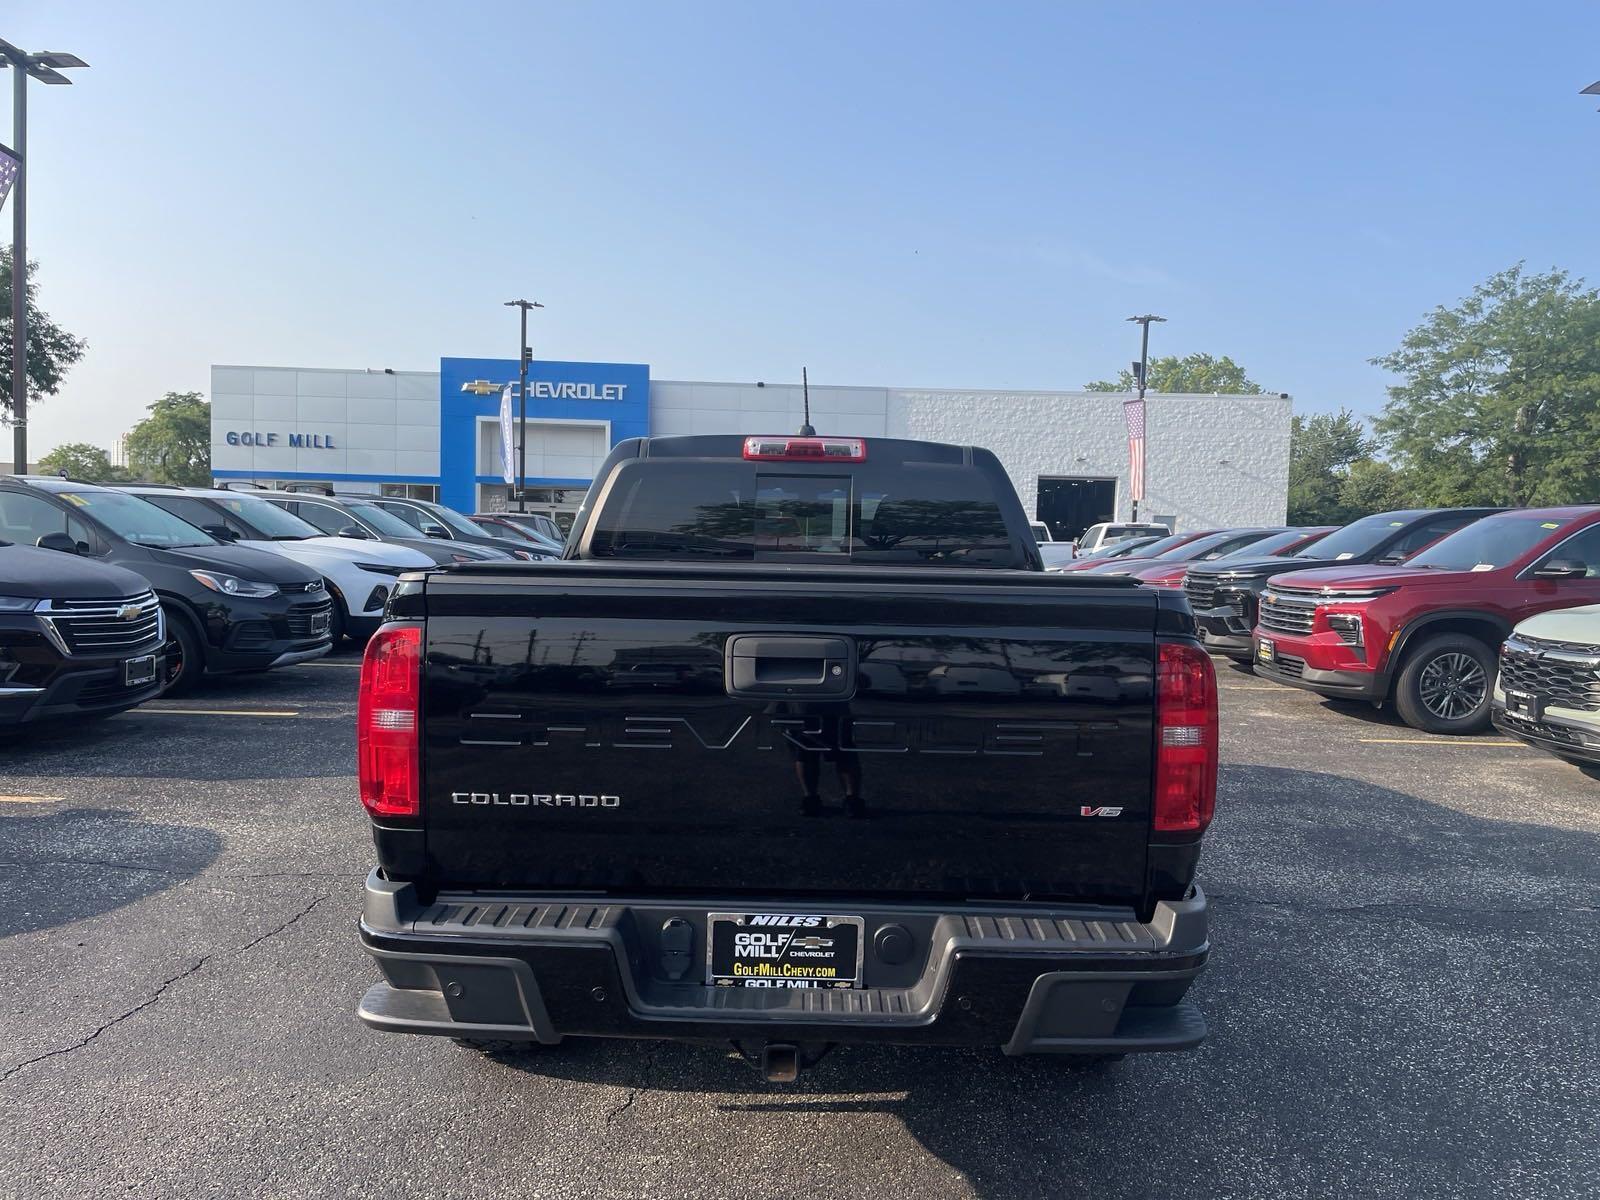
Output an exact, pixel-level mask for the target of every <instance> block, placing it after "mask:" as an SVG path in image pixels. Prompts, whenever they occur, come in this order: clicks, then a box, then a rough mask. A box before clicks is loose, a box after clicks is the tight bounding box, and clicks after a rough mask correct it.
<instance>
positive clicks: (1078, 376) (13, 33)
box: [0, 0, 1600, 453]
mask: <svg viewBox="0 0 1600 1200" xmlns="http://www.w3.org/2000/svg"><path fill="white" fill-rule="evenodd" d="M6 9H7V11H6V17H5V20H4V21H3V23H0V37H4V38H6V39H7V40H9V41H12V42H15V43H18V44H20V45H23V46H25V47H26V48H28V49H32V50H40V49H62V50H70V51H72V52H74V53H77V54H79V55H81V56H82V57H83V58H85V59H87V60H88V61H89V63H90V64H91V69H90V70H87V71H80V72H77V73H76V84H75V86H73V87H71V88H45V87H40V86H35V87H34V88H33V89H32V90H31V92H30V109H31V118H32V119H31V122H30V130H31V136H32V140H33V150H34V154H33V160H34V161H33V167H32V184H31V189H30V222H29V223H30V231H31V235H30V255H31V257H34V258H36V259H37V260H39V262H40V263H41V270H42V281H41V282H42V289H43V299H44V303H45V306H46V308H47V309H48V310H49V311H50V312H51V313H52V314H53V315H55V316H56V317H57V318H58V319H59V320H61V321H62V322H63V323H64V324H66V325H67V326H68V328H70V329H72V330H73V331H74V332H76V333H79V334H81V335H83V336H85V337H87V338H88V339H89V341H90V344H91V349H90V352H89V355H88V357H87V358H86V359H85V361H84V362H83V364H82V365H81V366H80V367H79V368H78V369H77V370H76V371H75V372H74V373H73V375H72V376H71V378H70V380H69V382H68V383H67V385H66V387H65V388H64V389H63V391H62V392H61V394H60V395H59V396H57V397H56V398H54V399H53V400H50V401H48V402H46V403H45V404H44V406H43V407H42V409H41V410H39V411H38V412H37V414H36V417H35V420H34V439H33V446H34V449H35V453H38V452H40V451H42V450H44V449H46V448H48V447H49V446H51V445H54V444H56V443H57V442H61V441H73V440H80V439H82V440H90V441H96V442H100V443H102V444H109V443H110V441H111V439H112V438H113V437H114V436H115V435H116V434H117V433H118V432H120V431H122V430H123V429H126V428H127V427H128V426H129V425H131V424H132V423H133V422H134V421H135V420H136V419H137V418H138V417H139V416H140V415H142V412H141V410H142V406H143V405H145V404H147V403H149V401H150V400H152V399H154V398H155V397H156V396H158V395H159V394H160V393H161V392H163V391H166V390H169V389H191V388H193V389H200V390H204V389H205V388H206V386H207V382H208V373H207V368H208V366H209V364H210V363H212V362H242V363H266V364H294V365H315V366H340V367H364V366H366V367H383V366H389V367H394V368H409V369H437V366H438V359H439V357H440V356H441V355H462V356H472V355H494V354H504V355H508V356H513V355H514V354H515V350H516V326H515V314H514V313H512V312H510V311H509V310H506V309H502V308H501V307H500V306H499V304H500V301H502V300H505V299H509V298H511V297H513V296H518V295H526V296H529V297H532V298H537V299H540V300H542V301H544V303H545V304H546V305H548V308H547V309H546V311H545V312H543V313H540V314H537V316H536V320H535V335H536V340H535V352H536V353H537V354H539V355H540V356H541V357H552V358H565V359H598V360H615V361H631V362H644V363H648V364H650V366H651V370H652V372H653V374H655V375H656V376H657V377H663V378H689V379H786V378H793V377H798V375H799V373H800V367H801V365H802V364H804V365H807V366H809V367H810V371H811V378H812V379H813V380H814V381H819V382H831V383H858V384H888V385H931V386H951V387H955V386H969V387H995V388H1002V387H1016V388H1075V387H1079V386H1081V385H1082V384H1083V383H1085V382H1086V381H1088V380H1090V379H1094V378H1100V377H1106V376H1110V375H1112V374H1113V373H1114V372H1115V371H1116V370H1117V369H1118V368H1119V367H1122V366H1124V365H1125V364H1126V362H1127V360H1128V359H1129V358H1130V357H1132V356H1133V355H1135V354H1136V352H1137V338H1136V334H1137V330H1136V329H1135V327H1133V326H1130V325H1126V324H1124V322H1123V318H1124V317H1126V316H1128V315H1129V314H1130V313H1135V312H1144V311H1154V312H1158V313H1161V314H1163V315H1165V316H1167V317H1168V318H1169V323H1168V324H1166V325H1164V326H1159V327H1157V330H1156V333H1155V337H1154V345H1153V348H1152V350H1153V352H1156V353H1186V352H1189V351H1194V350H1205V351H1210V352H1213V353H1226V354H1231V355H1232V356H1233V357H1234V358H1236V359H1237V360H1238V361H1239V362H1241V363H1243V364H1244V365H1245V366H1246V367H1247V368H1248V369H1249V371H1250V372H1251V374H1252V375H1253V376H1254V377H1255V378H1256V379H1258V380H1259V381H1260V382H1261V383H1262V384H1264V385H1266V386H1268V387H1269V388H1271V389H1273V390H1278V391H1287V392H1291V393H1293V394H1294V396H1295V398H1296V404H1297V408H1298V409H1299V410H1301V411H1310V410H1318V409H1328V408H1336V407H1338V406H1339V405H1341V404H1344V405H1349V406H1351V407H1353V408H1356V409H1358V410H1360V411H1363V412H1374V411H1376V410H1377V409H1378V408H1379V407H1380V406H1381V404H1382V401H1383V385H1384V376H1383V374H1382V372H1380V371H1378V370H1377V369H1376V368H1373V367H1371V366H1369V365H1368V364H1367V361H1366V360H1367V359H1368V358H1370V357H1371V356H1372V355H1374V354H1379V353H1382V352H1384V351H1386V350H1388V349H1391V348H1393V347H1394V346H1395V345H1396V344H1397V343H1398V340H1399V338H1400V337H1401V335H1402V334H1403V333H1404V332H1405V330H1406V329H1407V328H1409V327H1410V326H1411V325H1413V324H1415V323H1416V321H1417V320H1418V319H1419V318H1420V317H1421V316H1422V315H1424V314H1425V313H1426V312H1427V310H1428V309H1429V308H1430V307H1432V306H1433V305H1435V304H1438V303H1448V302H1451V301H1453V300H1454V299H1455V298H1457V297H1459V296H1461V295H1463V294H1464V293H1466V292H1467V291H1468V290H1469V289H1470V288H1471V287H1472V285H1473V284H1474V283H1475V282H1477V281H1479V280H1480V279H1482V278H1484V277H1485V276H1487V275H1488V274H1490V273H1491V272H1493V271H1496V270H1498V269H1500V268H1503V267H1505V266H1508V265H1509V264H1511V263H1514V262H1516V261H1518V260H1519V259H1526V260H1527V261H1528V263H1529V264H1530V266H1533V267H1539V268H1544V267H1548V266H1551V265H1560V266H1564V267H1567V268H1569V269H1570V270H1572V271H1574V272H1575V273H1577V274H1580V275H1585V276H1588V277H1589V278H1590V279H1591V280H1594V281H1596V282H1600V238H1597V237H1596V197H1597V196H1600V112H1596V111H1595V102H1594V101H1592V100H1591V99H1590V98H1588V97H1580V96H1579V95H1578V94H1577V92H1578V89H1579V88H1581V87H1583V86H1584V85H1586V84H1588V83H1590V82H1592V81H1593V80H1595V79H1600V6H1596V5H1594V4H1593V3H1584V4H1579V3H1570V4H1557V3H1548V4H1545V3H1531V4H1519V5H1509V4H1505V3H1469V2H1464V0H1456V2H1454V3H1448V4H1444V3H1439V4H1409V3H1408V4H1394V3H1368V4H1361V3H1344V4H1339V5H1337V6H1334V5H1300V4H1294V5H1286V4H1281V3H1272V4H1266V3H1262V4H1224V3H1208V4H1203V5H1202V4H1185V5H1179V4H1175V3H1174V4H1166V5H1160V4H1140V5H1128V4H1103V5H1087V4H1068V3H1054V4H1039V5H1032V4H996V5H987V4H983V5H979V4H971V3H964V4H916V5H913V4H890V3H883V4H864V3H828V4H787V5H781V6H780V5H776V4H762V3H756V4H751V3H736V4H716V5H713V4H698V3H677V4H670V5H661V4H637V5H636V4H621V3H615V4H613V3H581V4H580V3H571V4H563V5H548V4H539V5H534V4H527V3H496V4H490V3H462V4H456V5H448V6H446V5H435V4H423V3H394V2H392V0H391V2H389V3H355V2H351V0H338V2H335V3H330V2H328V0H323V2H322V3H318V4H302V3H294V2H288V0H276V2H275V3H273V4H271V5H249V6H246V5H241V4H218V3H215V2H207V3H193V4H190V3H175V2H158V3H155V4H152V5H133V4H127V3H74V4H71V5H67V4H60V3H47V2H45V0H22V3H21V6H20V10H19V8H18V7H17V5H16V2H15V0H13V3H12V4H10V5H7V6H6ZM4 82H5V83H6V85H7V87H6V89H5V96H4V97H0V114H3V116H4V119H5V121H6V123H7V127H8V125H9V98H8V97H9V77H7V78H6V79H5V80H4ZM0 138H3V139H5V140H9V135H8V134H5V133H0ZM8 214H9V209H8V210H7V215H6V218H5V219H4V220H0V225H3V226H4V230H5V232H6V233H7V235H8V236H9V215H8Z"/></svg>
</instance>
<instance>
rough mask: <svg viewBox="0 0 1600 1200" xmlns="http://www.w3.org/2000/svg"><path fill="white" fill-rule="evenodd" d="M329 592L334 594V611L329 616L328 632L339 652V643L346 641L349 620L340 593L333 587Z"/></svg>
mask: <svg viewBox="0 0 1600 1200" xmlns="http://www.w3.org/2000/svg"><path fill="white" fill-rule="evenodd" d="M328 591H329V592H331V593H332V594H333V611H332V612H330V613H329V614H328V632H329V633H330V634H331V635H332V636H333V648H334V649H335V650H337V649H338V648H339V643H340V642H342V641H344V636H345V628H346V626H347V625H348V624H349V618H348V616H347V614H346V613H345V611H344V601H343V600H342V599H340V597H339V593H338V592H335V591H334V590H333V589H332V588H331V587H330V588H329V589H328Z"/></svg>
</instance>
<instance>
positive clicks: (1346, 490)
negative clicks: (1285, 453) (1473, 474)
mask: <svg viewBox="0 0 1600 1200" xmlns="http://www.w3.org/2000/svg"><path fill="white" fill-rule="evenodd" d="M1377 449H1378V443H1377V440H1376V439H1375V438H1373V437H1371V436H1370V435H1368V433H1367V430H1366V427H1365V426H1364V425H1363V424H1362V421H1361V418H1360V417H1358V416H1356V414H1355V413H1353V412H1351V411H1350V410H1349V409H1345V408H1341V409H1340V410H1339V411H1338V412H1337V413H1313V414H1312V415H1311V416H1309V417H1302V416H1300V415H1299V414H1296V415H1295V416H1294V418H1293V420H1292V422H1291V424H1290V432H1289V524H1291V525H1344V524H1347V523H1348V522H1350V521H1353V520H1355V519H1356V518H1357V517H1364V516H1366V515H1367V514H1368V513H1375V512H1383V511H1385V510H1386V509H1391V508H1403V507H1405V503H1406V485H1405V480H1404V479H1403V478H1402V477H1401V476H1400V474H1399V473H1398V472H1397V471H1395V469H1394V467H1392V466H1391V465H1390V464H1389V463H1387V462H1383V461H1381V460H1379V459H1375V458H1374V457H1373V455H1374V454H1375V453H1376V452H1377Z"/></svg>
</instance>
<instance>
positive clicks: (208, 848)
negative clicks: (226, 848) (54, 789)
mask: <svg viewBox="0 0 1600 1200" xmlns="http://www.w3.org/2000/svg"><path fill="white" fill-rule="evenodd" d="M221 850H222V839H221V838H220V837H218V836H217V835H216V834H215V833H213V832H211V831H210V830H209V829H196V828H193V827H191V826H186V825H162V824H157V823H155V822H152V821H143V820H139V819H136V818H134V819H130V818H129V817H127V816H126V815H125V814H123V813H120V812H113V811H107V810H103V809H93V808H71V809H67V810H65V811H64V812H56V813H50V814H47V815H33V814H26V815H19V814H15V813H9V812H0V872H3V876H4V879H5V887H4V896H3V899H4V903H0V937H10V936H12V935H13V934H18V933H28V932H32V931H34V930H39V929H51V928H54V927H55V926H57V925H66V924H70V923H71V922H73V921H81V920H83V919H84V918H86V917H94V916H99V915H100V914H101V913H106V912H110V911H112V910H113V909H117V908H121V907H123V906H124V905H128V904H132V903H133V902H134V901H136V900H143V899H144V898H145V897H146V896H152V895H154V894H156V893H157V892H162V891H165V890H166V889H168V888H171V887H175V886H176V885H177V884H180V883H183V882H184V881H185V880H188V879H192V878H193V877H194V876H196V875H198V874H199V873H200V872H201V871H203V870H205V869H206V867H207V866H209V865H210V864H211V863H212V861H213V860H215V859H216V857H217V855H218V853H220V852H221Z"/></svg>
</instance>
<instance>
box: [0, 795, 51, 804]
mask: <svg viewBox="0 0 1600 1200" xmlns="http://www.w3.org/2000/svg"><path fill="white" fill-rule="evenodd" d="M60 799H62V797H60V796H0V804H54V803H55V802H56V801H57V800H60Z"/></svg>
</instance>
